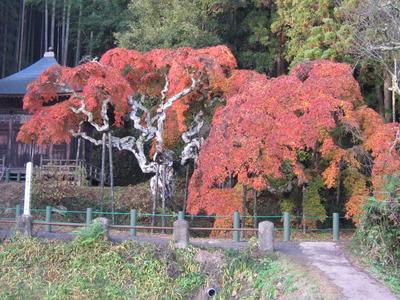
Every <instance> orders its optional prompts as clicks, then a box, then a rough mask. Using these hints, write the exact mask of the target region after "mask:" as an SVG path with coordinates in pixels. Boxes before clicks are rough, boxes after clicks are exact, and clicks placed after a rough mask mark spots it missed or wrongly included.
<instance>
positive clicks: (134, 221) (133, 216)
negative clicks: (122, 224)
mask: <svg viewBox="0 0 400 300" xmlns="http://www.w3.org/2000/svg"><path fill="white" fill-rule="evenodd" d="M131 226H137V211H136V209H131ZM130 232H131V235H132V236H136V228H131V230H130Z"/></svg>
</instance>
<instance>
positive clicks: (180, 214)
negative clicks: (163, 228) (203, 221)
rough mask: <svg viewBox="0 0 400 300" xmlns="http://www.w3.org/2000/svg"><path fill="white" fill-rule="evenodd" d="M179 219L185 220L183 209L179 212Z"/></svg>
mask: <svg viewBox="0 0 400 300" xmlns="http://www.w3.org/2000/svg"><path fill="white" fill-rule="evenodd" d="M178 220H185V213H184V212H183V211H179V212H178Z"/></svg>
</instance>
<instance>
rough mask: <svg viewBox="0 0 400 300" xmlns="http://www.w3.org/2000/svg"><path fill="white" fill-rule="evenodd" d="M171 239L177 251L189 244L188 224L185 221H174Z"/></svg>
mask: <svg viewBox="0 0 400 300" xmlns="http://www.w3.org/2000/svg"><path fill="white" fill-rule="evenodd" d="M172 239H173V240H174V243H175V247H176V248H178V249H183V248H186V247H187V245H188V244H189V222H188V221H185V220H176V221H175V222H174V230H173V235H172Z"/></svg>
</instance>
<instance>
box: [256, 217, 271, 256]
mask: <svg viewBox="0 0 400 300" xmlns="http://www.w3.org/2000/svg"><path fill="white" fill-rule="evenodd" d="M258 243H259V245H258V247H259V249H260V250H261V251H274V223H272V222H269V221H264V222H261V223H259V224H258Z"/></svg>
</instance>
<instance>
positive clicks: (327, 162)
mask: <svg viewBox="0 0 400 300" xmlns="http://www.w3.org/2000/svg"><path fill="white" fill-rule="evenodd" d="M224 95H225V97H226V105H225V106H223V107H220V108H218V110H217V111H216V113H215V115H214V118H213V121H212V129H211V132H210V135H209V137H208V139H207V140H206V142H205V143H204V145H203V147H202V149H201V151H200V155H199V161H198V168H197V169H196V170H195V171H194V174H193V176H192V178H191V182H190V188H189V191H190V193H189V200H188V209H189V211H191V212H192V213H196V212H198V211H206V212H207V213H208V214H217V215H221V214H227V215H230V214H232V213H233V212H234V211H235V210H237V211H241V210H242V201H241V197H242V195H241V192H240V191H241V188H240V186H241V185H246V186H249V187H251V188H253V189H254V190H257V191H263V190H268V191H269V192H271V193H278V192H282V191H290V189H292V188H293V186H304V185H307V184H311V182H313V181H314V182H315V179H314V177H315V175H322V178H323V185H325V187H326V188H332V187H334V186H335V185H336V184H337V178H338V175H339V172H340V170H341V169H346V170H349V171H350V172H348V173H347V174H349V176H348V177H349V178H348V180H353V181H354V182H353V183H354V184H353V187H352V189H351V195H350V199H349V200H348V202H347V205H346V207H347V214H348V215H357V214H358V213H359V209H360V207H361V205H362V201H363V200H362V199H363V198H364V197H365V196H366V195H368V193H369V192H370V191H371V186H370V184H369V181H372V182H374V183H375V184H379V181H380V179H381V178H382V176H383V175H384V174H387V173H394V172H396V170H398V167H399V162H400V160H399V158H400V157H399V156H398V153H397V151H396V146H397V143H398V139H396V133H397V132H398V128H399V127H398V124H383V122H382V120H381V118H380V117H379V115H378V114H377V113H376V112H375V111H373V110H372V109H370V108H368V107H366V105H365V103H364V101H363V98H362V96H361V93H360V88H359V85H358V84H357V82H356V81H355V79H354V78H353V76H352V70H351V68H350V66H348V65H346V64H339V63H333V62H329V61H324V60H320V61H314V62H310V63H306V64H303V65H300V66H297V67H296V68H295V69H294V70H293V71H292V72H291V74H290V75H287V76H281V77H278V78H274V79H268V78H267V77H266V76H264V75H261V74H258V73H256V72H253V71H244V70H235V71H234V72H233V74H232V76H231V77H230V78H229V79H227V81H226V82H225V86H224ZM221 145H223V147H221ZM305 154H309V159H308V163H307V162H305V160H304V159H302V157H304V156H305ZM310 161H311V162H310ZM310 165H311V167H310ZM310 169H311V171H312V172H310ZM288 175H289V176H288ZM277 179H281V180H277ZM356 179H357V180H356ZM277 182H279V184H277ZM318 205H320V203H314V206H318ZM314 214H317V215H316V216H320V215H321V214H324V210H322V211H321V209H315V210H314ZM312 215H313V214H312V213H311V216H312ZM308 216H310V214H308ZM217 222H219V223H221V224H219V225H223V223H224V222H226V220H225V221H224V220H223V219H218V220H217Z"/></svg>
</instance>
